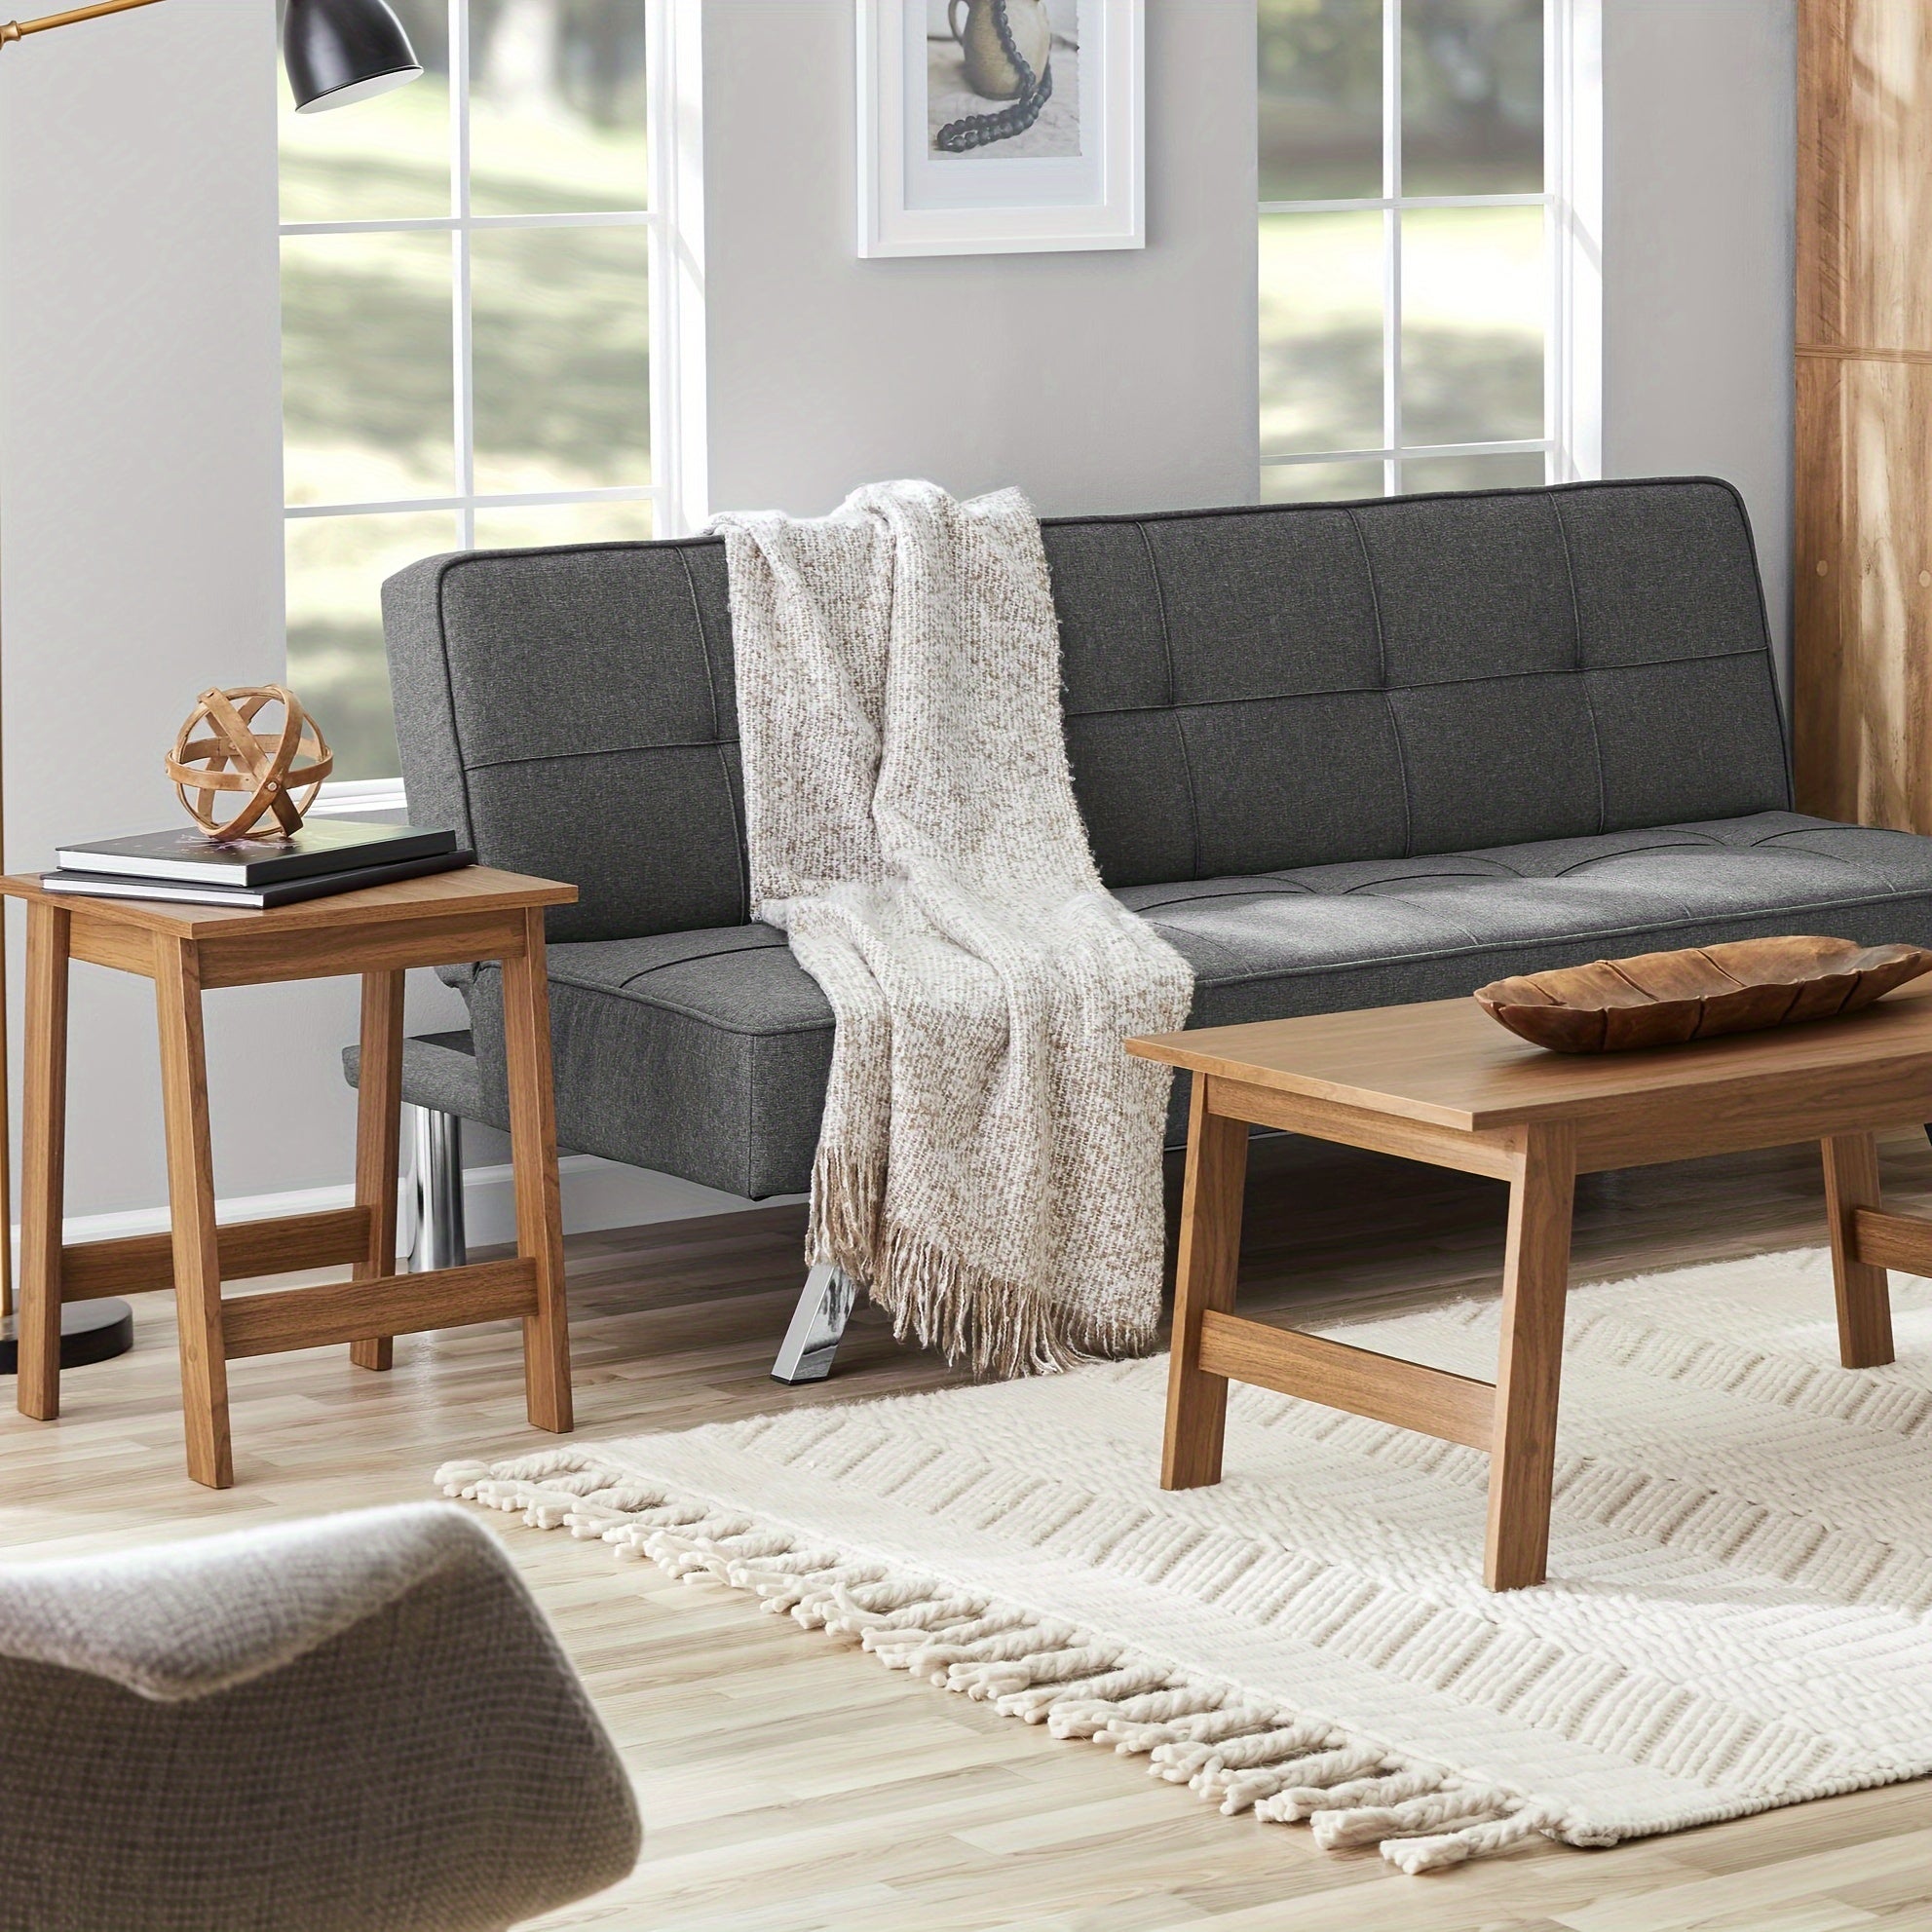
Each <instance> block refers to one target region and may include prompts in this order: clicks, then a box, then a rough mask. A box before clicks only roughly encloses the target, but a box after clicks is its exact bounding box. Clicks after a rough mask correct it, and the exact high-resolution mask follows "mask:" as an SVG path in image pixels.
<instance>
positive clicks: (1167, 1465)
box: [1160, 1074, 1248, 1490]
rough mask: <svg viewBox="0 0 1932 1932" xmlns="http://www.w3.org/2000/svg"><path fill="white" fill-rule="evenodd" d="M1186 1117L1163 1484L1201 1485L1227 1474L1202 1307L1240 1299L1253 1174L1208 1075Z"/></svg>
mask: <svg viewBox="0 0 1932 1932" xmlns="http://www.w3.org/2000/svg"><path fill="white" fill-rule="evenodd" d="M1193 1082H1194V1090H1193V1111H1192V1112H1191V1114H1190V1115H1189V1119H1188V1178H1187V1186H1186V1190H1185V1192H1184V1193H1183V1194H1182V1197H1181V1248H1180V1258H1179V1260H1178V1262H1177V1264H1176V1266H1175V1269H1174V1346H1173V1352H1172V1353H1171V1354H1170V1355H1169V1356H1168V1359H1167V1435H1166V1439H1165V1441H1164V1442H1163V1444H1162V1446H1161V1457H1160V1487H1161V1488H1162V1489H1164V1490H1193V1489H1202V1488H1205V1487H1206V1486H1207V1485H1209V1484H1212V1483H1218V1482H1219V1481H1220V1480H1221V1441H1222V1436H1223V1434H1224V1433H1225V1431H1226V1428H1227V1423H1228V1378H1227V1377H1226V1376H1217V1375H1207V1374H1204V1373H1203V1372H1202V1370H1201V1368H1200V1366H1199V1364H1200V1322H1201V1315H1202V1314H1203V1312H1205V1311H1206V1310H1207V1309H1209V1308H1218V1309H1221V1310H1222V1311H1223V1312H1226V1311H1227V1310H1229V1309H1231V1308H1232V1307H1233V1306H1234V1280H1235V1276H1236V1274H1237V1273H1238V1271H1239V1268H1240V1259H1241V1192H1242V1189H1243V1187H1244V1186H1245V1184H1246V1181H1247V1177H1248V1127H1247V1122H1246V1121H1244V1120H1231V1119H1228V1118H1226V1117H1225V1116H1222V1115H1219V1114H1210V1113H1209V1112H1208V1111H1207V1076H1206V1075H1205V1074H1195V1075H1194V1076H1193Z"/></svg>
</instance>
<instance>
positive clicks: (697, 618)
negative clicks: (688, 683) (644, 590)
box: [677, 550, 724, 744]
mask: <svg viewBox="0 0 1932 1932" xmlns="http://www.w3.org/2000/svg"><path fill="white" fill-rule="evenodd" d="M677 560H678V565H679V567H680V568H681V569H682V570H683V572H684V593H685V595H686V596H687V597H689V598H690V599H691V619H692V622H693V623H694V624H695V625H697V626H698V655H699V656H700V657H701V658H702V659H703V660H704V688H705V690H706V691H707V692H709V693H710V697H711V741H712V743H714V744H715V743H716V742H717V741H718V740H719V739H720V738H721V737H722V736H723V735H724V719H723V717H722V716H721V715H720V713H719V711H718V680H717V676H716V674H715V673H714V672H713V671H712V669H711V634H710V632H709V631H707V630H706V629H705V628H704V609H703V606H702V605H701V603H700V602H699V601H698V580H697V579H696V578H695V577H693V576H692V574H691V559H690V557H688V556H687V555H686V554H685V553H684V551H683V550H679V551H678V553H677Z"/></svg>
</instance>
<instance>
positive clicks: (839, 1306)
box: [772, 1262, 855, 1386]
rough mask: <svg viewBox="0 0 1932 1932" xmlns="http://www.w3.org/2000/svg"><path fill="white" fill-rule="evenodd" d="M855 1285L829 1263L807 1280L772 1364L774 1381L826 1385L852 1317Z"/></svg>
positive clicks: (819, 1268)
mask: <svg viewBox="0 0 1932 1932" xmlns="http://www.w3.org/2000/svg"><path fill="white" fill-rule="evenodd" d="M854 1299H855V1298H854V1296H853V1294H852V1283H851V1282H850V1281H848V1280H847V1279H846V1277H845V1276H844V1275H843V1274H841V1273H840V1272H839V1270H838V1269H836V1268H833V1267H832V1266H831V1265H830V1264H829V1263H824V1262H821V1263H820V1264H819V1265H818V1266H817V1267H816V1268H814V1269H813V1270H812V1271H811V1272H810V1273H809V1274H808V1275H807V1276H806V1277H805V1286H804V1288H803V1289H802V1290H801V1291H800V1293H799V1298H798V1306H797V1307H795V1308H794V1309H793V1310H792V1317H791V1326H790V1327H789V1328H787V1329H786V1330H785V1339H784V1341H783V1343H781V1344H780V1345H779V1347H778V1358H777V1361H776V1362H774V1363H773V1364H772V1380H773V1381H774V1382H783V1383H792V1384H793V1385H794V1386H796V1384H798V1383H802V1382H823V1381H824V1380H825V1378H826V1377H827V1376H828V1375H830V1374H831V1373H832V1357H833V1356H834V1355H836V1354H837V1353H838V1352H839V1339H840V1337H842V1336H843V1335H844V1334H845V1332H846V1322H847V1320H848V1319H849V1318H850V1316H851V1314H852V1302H853V1300H854Z"/></svg>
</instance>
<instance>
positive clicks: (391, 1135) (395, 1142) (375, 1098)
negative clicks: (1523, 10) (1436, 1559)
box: [349, 972, 402, 1369]
mask: <svg viewBox="0 0 1932 1932" xmlns="http://www.w3.org/2000/svg"><path fill="white" fill-rule="evenodd" d="M358 1078H359V1080H360V1085H359V1088H358V1091H357V1095H356V1101H357V1106H356V1204H357V1206H358V1207H366V1208H367V1209H368V1210H369V1247H368V1253H367V1255H366V1256H365V1257H364V1258H363V1259H362V1260H361V1261H360V1262H358V1263H357V1265H356V1269H355V1276H354V1278H355V1279H356V1280H358V1281H379V1280H381V1279H382V1278H383V1276H384V1275H388V1274H394V1273H395V1272H396V1169H397V1163H398V1152H399V1148H400V1145H401V1139H402V975H401V973H399V972H365V973H364V974H363V975H362V1060H361V1066H360V1070H359V1075H358ZM349 1359H350V1360H351V1361H352V1362H354V1363H355V1364H356V1366H357V1367H358V1368H359V1369H387V1368H389V1367H390V1366H391V1365H392V1364H393V1363H394V1362H395V1360H396V1338H395V1336H393V1335H370V1336H365V1337H364V1338H363V1339H362V1340H361V1341H360V1342H352V1343H350V1345H349Z"/></svg>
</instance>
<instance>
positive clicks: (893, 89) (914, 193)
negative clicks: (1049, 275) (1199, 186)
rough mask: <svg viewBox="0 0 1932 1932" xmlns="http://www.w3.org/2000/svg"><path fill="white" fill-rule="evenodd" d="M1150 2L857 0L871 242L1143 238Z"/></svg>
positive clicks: (1106, 243) (1034, 243)
mask: <svg viewBox="0 0 1932 1932" xmlns="http://www.w3.org/2000/svg"><path fill="white" fill-rule="evenodd" d="M1143 10H1144V0H858V252H859V253H860V254H861V255H974V254H1000V253H1011V252H1019V251H1027V250H1042V249H1055V248H1138V247H1141V246H1145V243H1146V239H1147V235H1146V216H1145V209H1144V192H1143V182H1144V178H1145V158H1144V146H1145V138H1146V112H1145V92H1146V90H1145V81H1144V72H1143V63H1144V36H1145V31H1146V27H1145V19H1144V11H1143Z"/></svg>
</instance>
